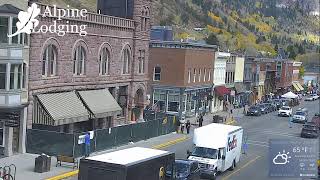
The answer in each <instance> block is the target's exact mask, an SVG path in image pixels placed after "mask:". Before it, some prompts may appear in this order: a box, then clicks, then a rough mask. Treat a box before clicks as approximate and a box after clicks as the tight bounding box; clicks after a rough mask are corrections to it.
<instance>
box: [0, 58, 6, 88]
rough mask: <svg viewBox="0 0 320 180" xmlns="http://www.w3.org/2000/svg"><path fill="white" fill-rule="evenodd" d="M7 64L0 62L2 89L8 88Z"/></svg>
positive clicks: (0, 85) (0, 84) (0, 83)
mask: <svg viewBox="0 0 320 180" xmlns="http://www.w3.org/2000/svg"><path fill="white" fill-rule="evenodd" d="M6 79H7V64H0V89H6Z"/></svg>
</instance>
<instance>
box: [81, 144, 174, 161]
mask: <svg viewBox="0 0 320 180" xmlns="http://www.w3.org/2000/svg"><path fill="white" fill-rule="evenodd" d="M167 153H168V151H162V150H156V149H149V148H142V147H133V148H129V149H124V150H120V151H114V152H110V153H106V154H101V155H97V156H92V157H88V158H86V159H88V160H93V161H99V162H106V163H112V164H119V165H127V164H130V163H135V162H138V161H141V160H144V159H149V158H152V157H159V156H161V155H165V154H167Z"/></svg>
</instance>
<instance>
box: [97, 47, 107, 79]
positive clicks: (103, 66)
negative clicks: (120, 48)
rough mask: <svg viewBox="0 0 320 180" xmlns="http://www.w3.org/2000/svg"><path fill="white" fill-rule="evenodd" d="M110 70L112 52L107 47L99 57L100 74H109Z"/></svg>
mask: <svg viewBox="0 0 320 180" xmlns="http://www.w3.org/2000/svg"><path fill="white" fill-rule="evenodd" d="M109 70H110V53H109V51H108V49H107V48H103V49H102V51H101V54H100V59H99V74H100V75H108V74H109Z"/></svg>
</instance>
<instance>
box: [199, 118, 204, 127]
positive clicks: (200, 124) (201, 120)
mask: <svg viewBox="0 0 320 180" xmlns="http://www.w3.org/2000/svg"><path fill="white" fill-rule="evenodd" d="M202 122H203V116H202V115H200V117H199V127H202Z"/></svg>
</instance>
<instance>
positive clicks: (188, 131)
mask: <svg viewBox="0 0 320 180" xmlns="http://www.w3.org/2000/svg"><path fill="white" fill-rule="evenodd" d="M190 127H191V123H190V120H188V121H187V123H186V129H187V134H189V133H190Z"/></svg>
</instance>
